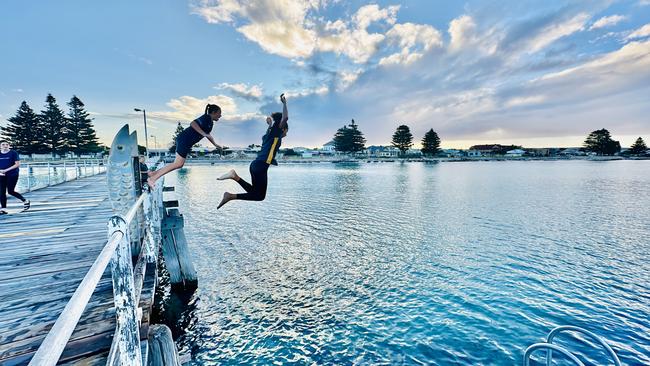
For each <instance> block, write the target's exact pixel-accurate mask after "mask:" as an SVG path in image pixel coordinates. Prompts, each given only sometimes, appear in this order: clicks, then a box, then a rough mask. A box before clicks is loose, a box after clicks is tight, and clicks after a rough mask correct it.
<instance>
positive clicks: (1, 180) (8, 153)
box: [0, 140, 30, 215]
mask: <svg viewBox="0 0 650 366" xmlns="http://www.w3.org/2000/svg"><path fill="white" fill-rule="evenodd" d="M19 166H20V157H19V156H18V153H17V152H15V151H13V150H11V149H10V146H9V142H8V141H4V140H3V141H0V206H2V207H0V215H5V214H7V211H5V210H4V209H5V208H7V193H9V194H10V195H12V196H14V197H16V198H18V199H19V200H21V201H22V202H23V208H24V210H29V207H30V202H29V201H28V200H26V199H25V197H23V196H22V195H21V194H20V193H18V192H16V184H18V167H19Z"/></svg>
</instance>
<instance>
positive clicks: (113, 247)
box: [29, 178, 163, 366]
mask: <svg viewBox="0 0 650 366" xmlns="http://www.w3.org/2000/svg"><path fill="white" fill-rule="evenodd" d="M162 187H163V179H162V178H161V179H160V180H159V181H158V182H157V183H156V186H155V188H154V189H153V190H152V191H151V192H143V193H142V194H141V195H140V196H139V197H138V199H137V200H136V202H135V203H134V204H133V205H132V206H131V207H130V209H129V211H128V212H127V213H126V215H123V216H122V215H115V216H112V217H111V218H110V219H109V220H108V241H107V243H106V245H105V246H104V248H103V249H102V251H101V253H100V254H99V256H98V257H97V259H96V260H95V262H94V263H93V265H92V266H91V267H90V269H89V270H88V273H87V274H86V276H85V277H84V279H83V280H82V281H81V283H80V284H79V286H78V287H77V289H76V291H75V292H74V294H73V295H72V298H70V301H68V303H67V305H66V306H65V308H64V309H63V311H62V312H61V314H60V315H59V317H58V319H57V320H56V322H55V323H54V326H53V327H52V329H51V330H50V332H49V333H48V334H47V336H46V337H45V339H44V340H43V343H41V345H40V347H39V348H38V350H37V351H36V353H35V354H34V357H33V358H32V360H31V361H30V363H29V365H38V366H41V365H44V366H49V365H52V366H54V365H56V364H57V362H58V360H59V358H60V357H61V354H62V353H63V350H64V349H65V346H66V344H67V343H68V341H69V340H70V337H71V336H72V333H73V331H74V329H75V327H76V326H77V323H78V322H79V319H80V318H81V315H82V313H83V311H84V309H85V308H86V306H87V305H88V301H89V300H90V297H91V296H92V294H93V292H94V291H95V288H96V287H97V283H98V282H99V280H100V279H101V277H102V274H103V273H104V271H105V269H106V267H107V266H108V263H109V262H110V263H111V272H112V278H113V298H114V303H115V313H116V329H115V334H114V338H113V344H112V346H111V350H110V353H109V359H108V362H107V365H114V364H118V365H134V366H141V365H142V355H141V353H140V318H141V314H142V310H141V309H139V307H138V304H139V299H140V293H141V290H142V285H143V282H144V278H145V271H146V267H147V266H146V264H147V263H155V261H156V259H157V253H158V245H159V243H160V238H161V234H160V223H161V219H162ZM140 210H144V216H145V219H144V222H139V220H138V217H139V216H141V215H138V213H139V212H140ZM134 220H135V221H134ZM132 222H136V223H137V226H136V227H137V228H138V230H144V231H145V236H144V242H143V250H142V251H141V252H140V253H139V256H138V261H137V262H136V265H135V267H134V266H133V265H132V259H131V258H132V257H131V242H130V236H131V234H136V233H132V232H130V230H129V227H131V224H132ZM136 235H137V234H136ZM134 268H135V270H134ZM145 357H146V355H145Z"/></svg>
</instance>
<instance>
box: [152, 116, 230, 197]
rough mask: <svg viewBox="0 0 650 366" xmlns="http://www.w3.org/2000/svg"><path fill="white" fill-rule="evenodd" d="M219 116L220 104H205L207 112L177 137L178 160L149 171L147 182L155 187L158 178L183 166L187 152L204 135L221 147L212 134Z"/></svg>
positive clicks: (218, 147)
mask: <svg viewBox="0 0 650 366" xmlns="http://www.w3.org/2000/svg"><path fill="white" fill-rule="evenodd" d="M219 118H221V108H220V107H219V106H218V105H216V104H208V105H207V106H205V113H204V114H203V115H202V116H201V117H199V118H197V119H195V120H194V121H192V123H191V124H190V127H188V128H186V129H185V130H183V132H181V133H180V134H179V135H178V137H177V138H176V160H174V162H173V163H171V164H167V165H165V166H164V167H162V168H160V169H158V170H156V171H155V172H149V173H148V174H149V178H148V179H147V184H149V186H150V187H151V188H153V186H154V184H156V181H157V180H158V178H160V177H162V176H163V175H165V174H167V173H169V172H171V171H173V170H176V169H180V168H182V167H183V165H185V159H186V158H187V154H188V153H189V152H190V151H191V150H192V146H194V145H195V144H197V143H198V142H199V141H201V139H203V138H204V137H205V138H207V139H208V141H210V142H211V143H212V145H214V146H215V147H216V148H217V149H221V146H219V145H217V143H216V142H215V141H214V137H212V135H210V132H211V131H212V127H213V126H214V122H216V121H218V120H219Z"/></svg>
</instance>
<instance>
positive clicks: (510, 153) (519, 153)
mask: <svg viewBox="0 0 650 366" xmlns="http://www.w3.org/2000/svg"><path fill="white" fill-rule="evenodd" d="M525 153H526V152H525V151H524V150H522V149H513V150H508V151H506V156H511V157H517V156H523V155H524V154H525Z"/></svg>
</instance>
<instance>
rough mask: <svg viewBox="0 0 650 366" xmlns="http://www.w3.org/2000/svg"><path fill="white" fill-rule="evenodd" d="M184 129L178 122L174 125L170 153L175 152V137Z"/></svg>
mask: <svg viewBox="0 0 650 366" xmlns="http://www.w3.org/2000/svg"><path fill="white" fill-rule="evenodd" d="M184 130H185V129H184V128H183V126H182V125H181V123H180V122H178V125H177V126H176V131H174V137H172V146H171V147H170V148H169V152H170V153H172V154H173V153H175V152H176V139H177V138H178V135H180V134H181V132H183V131H184Z"/></svg>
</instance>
